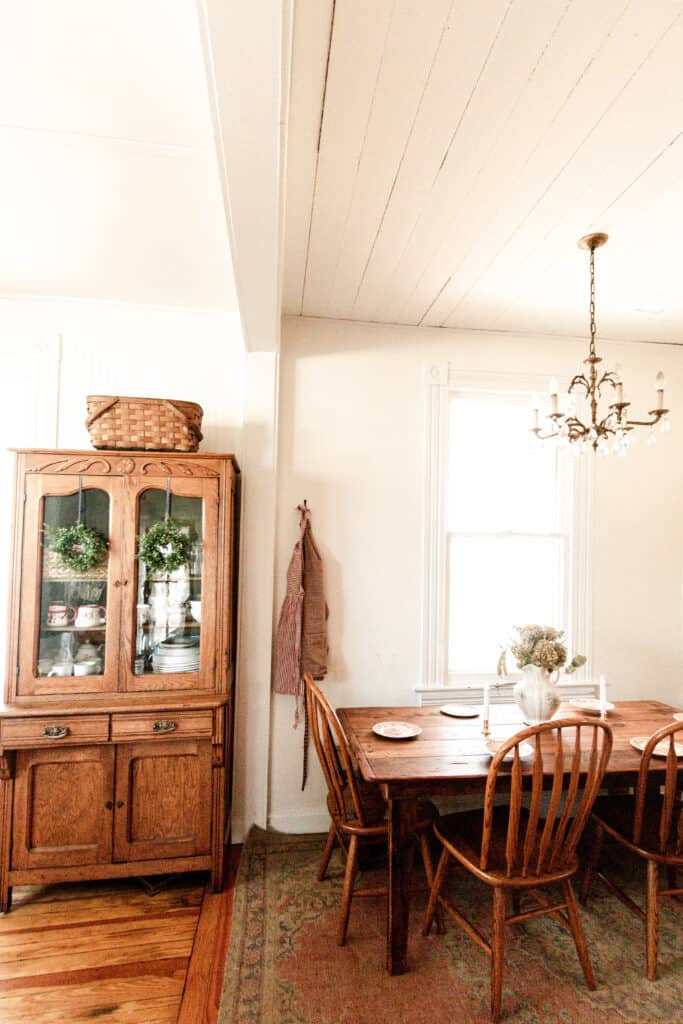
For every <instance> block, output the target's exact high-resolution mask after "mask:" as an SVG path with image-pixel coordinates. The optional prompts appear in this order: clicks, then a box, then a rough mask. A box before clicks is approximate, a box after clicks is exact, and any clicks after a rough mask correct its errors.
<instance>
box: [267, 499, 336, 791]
mask: <svg viewBox="0 0 683 1024" xmlns="http://www.w3.org/2000/svg"><path fill="white" fill-rule="evenodd" d="M297 511H298V512H300V513H301V518H300V520H299V531H300V532H299V540H298V541H297V542H296V544H295V545H294V551H293V552H292V557H291V559H290V562H289V567H288V569H287V588H286V592H285V598H284V601H283V602H282V609H281V611H280V618H279V620H278V625H277V633H276V636H275V647H274V652H273V689H274V690H275V692H276V693H289V694H292V695H293V696H294V697H295V698H296V709H295V713H294V728H296V726H297V725H298V724H299V720H300V716H301V709H302V698H303V697H304V695H305V692H306V687H305V684H304V673H305V672H309V673H310V675H311V676H312V677H313V679H316V680H320V679H324V678H325V675H326V674H327V652H328V646H327V616H328V614H329V610H328V607H327V603H326V601H325V591H324V586H323V563H322V559H321V557H320V552H319V551H318V548H317V547H316V544H315V541H314V540H313V532H312V530H311V510H310V509H309V507H308V505H307V503H306V501H304V503H303V505H298V506H297ZM307 768H308V721H307V720H306V722H305V729H304V770H303V783H302V787H301V788H302V789H303V788H304V786H305V785H306V775H307Z"/></svg>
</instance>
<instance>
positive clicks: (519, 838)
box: [422, 718, 612, 1020]
mask: <svg viewBox="0 0 683 1024" xmlns="http://www.w3.org/2000/svg"><path fill="white" fill-rule="evenodd" d="M523 744H528V745H529V746H530V747H531V754H530V755H529V756H528V757H527V758H525V757H523V755H522V751H521V750H520V748H521V747H522V745H523ZM611 749H612V732H611V729H610V727H609V726H608V725H607V724H606V723H605V722H602V721H600V720H597V721H596V720H593V721H589V720H587V719H583V718H568V719H558V720H556V721H550V722H544V723H542V724H541V725H535V726H531V727H530V728H528V729H524V730H522V731H521V732H519V733H517V734H516V735H515V736H512V737H510V738H509V739H508V740H506V741H505V742H504V743H503V744H502V745H501V747H500V748H499V750H498V751H497V753H496V754H495V756H494V758H493V761H492V762H491V766H490V768H489V773H488V778H487V782H486V790H485V794H484V808H483V812H482V811H466V812H462V813H456V814H450V815H446V816H445V817H442V818H440V819H439V820H438V821H437V822H436V823H435V826H434V832H435V834H436V837H437V839H438V840H439V842H440V843H441V844H442V847H443V850H442V854H441V859H440V861H439V865H438V867H437V871H436V878H435V880H434V885H433V886H432V891H431V895H430V899H429V905H428V907H427V911H426V914H425V918H424V923H423V928H422V931H423V934H424V935H427V934H428V933H429V930H430V928H431V924H432V920H433V918H434V915H435V913H436V909H437V907H438V906H439V905H442V906H443V907H445V909H447V910H448V912H449V914H450V915H451V917H452V918H453V919H454V920H455V922H456V923H457V924H458V925H459V927H461V928H462V929H463V930H464V931H465V932H466V933H467V935H469V937H470V938H471V939H472V940H473V941H474V942H476V943H477V945H479V946H480V947H481V948H482V949H483V950H484V951H485V952H486V953H487V954H488V955H489V956H490V958H491V1018H492V1020H498V1019H499V1017H500V1013H501V1002H502V981H503V957H504V946H505V926H506V925H510V924H515V923H517V922H520V921H525V920H528V919H529V918H533V917H538V916H541V915H544V914H551V915H552V916H553V917H555V918H556V919H558V920H559V921H560V923H561V924H563V925H564V926H565V927H566V928H568V930H569V931H570V932H571V934H572V937H573V939H574V943H575V946H576V950H577V953H578V956H579V960H580V962H581V966H582V968H583V973H584V977H585V979H586V984H587V985H588V987H589V988H595V980H594V977H593V971H592V968H591V963H590V959H589V956H588V950H587V947H586V942H585V938H584V934H583V929H582V927H581V921H580V919H579V915H578V910H577V906H576V899H575V896H574V892H573V889H572V885H571V878H572V877H573V875H575V874H576V871H577V868H578V863H579V862H578V857H577V854H576V848H577V845H578V842H579V840H580V838H581V835H582V832H583V829H584V827H585V825H586V823H587V821H588V819H589V816H590V813H591V809H592V807H593V803H594V801H595V799H596V797H597V795H598V792H599V789H600V785H601V783H602V779H603V776H604V773H605V769H606V767H607V762H608V760H609V756H610V752H611ZM508 789H509V796H508V797H507V799H506V802H505V804H504V805H500V804H498V803H496V797H498V796H500V794H501V793H504V792H507V791H508ZM548 790H549V795H548V799H547V801H544V793H546V792H548ZM544 803H545V806H544ZM452 858H454V859H456V860H457V861H458V862H459V863H460V864H461V865H462V866H463V867H465V868H466V869H467V870H468V871H470V872H471V873H472V874H473V875H475V877H476V878H478V879H479V880H480V881H482V882H484V883H485V884H486V885H489V886H491V887H492V889H493V935H492V939H491V941H490V942H489V941H488V940H487V939H486V938H485V937H484V936H483V935H482V934H481V932H480V931H479V930H478V929H477V928H476V927H475V926H474V925H473V924H472V923H471V922H470V921H468V920H467V919H466V918H465V917H463V916H462V914H461V913H460V912H459V911H458V910H456V908H455V907H453V906H452V905H451V904H450V903H449V902H448V900H447V899H445V898H444V897H443V895H442V888H443V884H444V881H445V878H446V874H447V870H448V867H449V865H450V861H451V859H452ZM553 884H558V885H559V886H560V887H561V889H562V895H563V899H562V901H560V902H555V903H551V902H549V901H548V899H546V898H545V897H543V896H541V895H540V893H539V892H538V889H541V888H544V887H547V886H549V885H553ZM524 891H526V892H528V893H529V894H530V895H531V896H532V897H533V898H534V900H535V903H536V906H535V907H534V908H533V909H531V910H527V911H525V912H522V909H521V903H520V897H521V893H522V892H524ZM508 894H512V901H511V902H512V910H513V912H512V914H507V912H506V897H507V895H508ZM565 912H566V913H565Z"/></svg>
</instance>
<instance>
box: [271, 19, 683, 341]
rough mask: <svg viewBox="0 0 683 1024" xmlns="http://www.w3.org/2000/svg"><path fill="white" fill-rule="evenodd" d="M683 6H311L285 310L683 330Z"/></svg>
mask: <svg viewBox="0 0 683 1024" xmlns="http://www.w3.org/2000/svg"><path fill="white" fill-rule="evenodd" d="M681 54H683V0H631V2H627V0H600V2H599V3H596V2H595V0H372V2H370V3H368V0H336V2H334V0H296V4H295V20H294V47H293V64H292V82H291V93H290V110H289V133H288V176H287V210H286V243H285V268H284V294H283V308H284V311H285V312H286V313H290V314H294V315H308V316H322V317H334V318H344V319H353V320H364V321H381V322H386V323H401V324H425V325H430V326H441V327H463V328H474V329H485V330H499V331H514V332H518V331H520V332H541V333H544V334H546V333H547V334H565V335H580V336H583V335H584V334H585V333H586V325H587V305H588V263H587V254H586V253H585V252H582V251H580V250H579V249H577V247H576V241H577V239H578V238H579V237H580V236H581V235H583V234H586V233H587V232H589V231H606V232H608V233H609V235H610V241H609V244H608V245H607V247H606V248H605V249H601V250H600V252H599V253H598V254H597V288H598V299H597V306H598V330H599V334H600V335H602V336H604V337H610V338H615V339H624V340H648V341H654V342H674V343H679V344H681V343H683V286H682V285H681V276H680V248H681V239H682V238H683V189H682V188H681V186H682V184H683V63H682V61H681Z"/></svg>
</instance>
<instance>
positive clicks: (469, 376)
mask: <svg viewBox="0 0 683 1024" xmlns="http://www.w3.org/2000/svg"><path fill="white" fill-rule="evenodd" d="M552 375H553V373H552V372H550V371H549V372H548V373H547V374H522V373H514V372H510V373H502V372H501V373H487V372H482V371H477V370H455V369H454V368H453V366H452V364H450V363H448V362H443V363H429V364H428V365H427V366H425V368H424V393H425V409H424V412H425V418H424V422H425V458H424V484H423V537H424V550H423V572H422V615H421V627H422V628H421V652H420V682H419V685H418V686H417V687H416V692H417V693H418V694H420V695H421V696H420V700H421V703H423V704H425V703H427V704H430V703H439V702H441V701H442V700H443V699H445V698H449V699H453V698H458V699H460V700H470V701H473V702H474V701H476V700H478V699H480V698H481V694H482V691H483V686H484V682H486V681H488V682H491V683H493V682H500V680H499V679H498V678H497V677H496V675H495V672H493V671H492V672H491V673H490V674H486V675H480V674H467V675H466V674H462V675H458V676H456V677H454V676H452V675H451V676H450V677H449V675H448V659H447V650H446V637H447V629H446V615H447V594H446V572H447V569H446V554H447V551H446V545H447V531H446V487H447V480H446V474H447V465H448V403H449V397H450V394H451V392H453V391H475V392H476V391H489V392H490V391H500V392H501V393H505V392H510V391H512V392H517V393H519V392H528V393H529V395H530V396H531V395H532V394H534V393H543V392H544V391H546V390H547V386H548V380H549V378H550V377H551V376H552ZM530 418H531V414H530ZM593 480H594V465H593V459H592V457H591V453H589V452H588V453H586V454H585V455H583V456H579V457H578V458H577V459H576V461H575V463H574V502H573V508H572V514H571V520H572V521H571V524H570V530H569V536H570V550H569V560H570V567H569V568H570V572H571V578H572V580H573V581H574V587H573V588H572V591H571V596H570V602H569V608H568V612H569V623H570V638H569V639H570V646H571V650H572V651H574V650H576V651H579V652H580V653H582V654H585V655H586V658H587V659H588V660H587V663H586V666H585V667H584V668H583V669H580V670H579V671H578V672H577V673H576V674H575V675H574V676H573V677H572V681H571V682H570V683H561V684H560V685H561V686H564V687H566V689H567V690H568V691H570V692H571V693H572V695H576V696H578V695H585V694H587V693H592V692H593V690H594V684H593V683H592V682H591V678H590V666H591V664H592V650H593V642H592V619H593V616H592V590H593V588H592V557H591V554H592V553H591V533H592V531H591V523H592V510H593ZM514 678H515V677H514V676H510V680H511V681H512V680H513V679H514ZM517 678H519V677H517ZM434 691H438V693H437V694H434ZM491 696H492V700H500V701H507V700H509V699H511V691H510V689H509V688H507V687H506V688H504V689H501V690H500V691H495V690H494V691H493V693H492V695H491Z"/></svg>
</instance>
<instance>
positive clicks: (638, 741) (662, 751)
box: [629, 736, 683, 757]
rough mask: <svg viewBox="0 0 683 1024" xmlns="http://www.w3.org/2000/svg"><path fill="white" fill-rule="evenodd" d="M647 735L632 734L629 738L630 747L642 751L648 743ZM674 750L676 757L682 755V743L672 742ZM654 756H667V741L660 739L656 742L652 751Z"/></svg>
mask: <svg viewBox="0 0 683 1024" xmlns="http://www.w3.org/2000/svg"><path fill="white" fill-rule="evenodd" d="M649 739H650V737H649V736H632V737H631V739H630V740H629V742H630V744H631V746H632V747H634V748H635V749H636V750H640V752H641V753H642V752H643V750H645V747H646V746H647V744H648V741H649ZM674 750H675V751H676V757H683V743H674ZM652 753H653V755H654V757H668V756H669V741H668V740H662V741H661V743H658V744H657V746H656V747H655V749H654V750H653V751H652Z"/></svg>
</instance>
